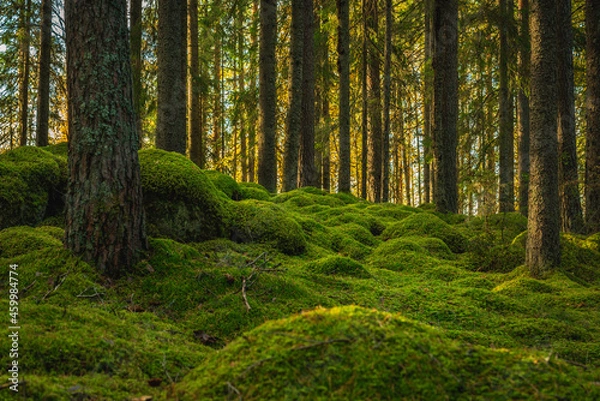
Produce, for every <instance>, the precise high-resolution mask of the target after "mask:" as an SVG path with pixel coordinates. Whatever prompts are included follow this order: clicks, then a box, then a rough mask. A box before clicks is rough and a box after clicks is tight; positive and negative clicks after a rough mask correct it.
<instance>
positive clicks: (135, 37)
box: [129, 0, 143, 148]
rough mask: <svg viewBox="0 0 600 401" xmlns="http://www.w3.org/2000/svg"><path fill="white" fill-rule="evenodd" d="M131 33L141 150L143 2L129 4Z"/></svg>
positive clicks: (134, 89) (134, 94)
mask: <svg viewBox="0 0 600 401" xmlns="http://www.w3.org/2000/svg"><path fill="white" fill-rule="evenodd" d="M129 24H130V27H129V32H130V33H131V38H130V41H129V42H130V44H131V70H132V75H133V107H134V109H135V121H136V129H137V133H138V138H139V139H140V148H141V147H142V143H143V135H142V105H143V103H142V0H131V1H130V4H129Z"/></svg>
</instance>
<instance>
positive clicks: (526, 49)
mask: <svg viewBox="0 0 600 401" xmlns="http://www.w3.org/2000/svg"><path fill="white" fill-rule="evenodd" d="M519 10H520V18H521V20H520V38H521V45H520V47H519V73H520V74H521V85H520V87H519V96H518V105H519V106H518V111H517V112H518V116H519V118H518V121H519V125H518V128H517V129H518V132H519V143H518V149H519V159H518V168H519V212H520V213H521V214H522V215H523V216H525V217H527V213H528V208H529V202H528V199H529V95H528V94H527V91H526V90H525V88H527V87H528V86H529V69H530V61H531V60H530V57H531V52H530V37H529V0H519Z"/></svg>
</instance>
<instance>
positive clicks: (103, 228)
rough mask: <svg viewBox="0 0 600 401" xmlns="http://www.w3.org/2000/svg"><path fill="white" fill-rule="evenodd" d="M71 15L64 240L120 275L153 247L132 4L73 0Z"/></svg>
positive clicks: (116, 0) (69, 3)
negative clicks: (133, 59) (130, 24)
mask: <svg viewBox="0 0 600 401" xmlns="http://www.w3.org/2000/svg"><path fill="white" fill-rule="evenodd" d="M65 15H66V33H67V77H68V79H67V83H68V93H69V132H70V138H69V186H68V193H67V199H66V209H67V211H66V216H67V217H66V229H65V240H66V241H65V243H66V247H67V248H68V249H70V250H71V251H73V252H74V253H76V254H78V255H81V256H82V257H83V258H84V259H85V260H87V261H88V262H90V263H93V264H95V265H96V266H97V268H98V269H99V270H100V271H101V272H103V273H105V274H107V275H110V276H118V275H120V274H122V273H124V272H126V271H128V270H130V269H131V268H132V267H133V265H134V264H135V262H136V260H137V257H138V254H139V252H140V251H143V250H145V249H147V241H146V234H145V224H144V209H143V205H142V189H141V183H140V168H139V162H138V154H137V150H138V137H137V130H136V123H135V111H134V105H133V90H132V78H131V64H130V48H129V42H128V35H129V34H128V31H127V19H126V15H127V4H126V2H125V0H67V1H66V3H65ZM90 38H95V40H90ZM89 55H92V57H89Z"/></svg>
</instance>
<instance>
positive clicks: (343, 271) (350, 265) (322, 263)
mask: <svg viewBox="0 0 600 401" xmlns="http://www.w3.org/2000/svg"><path fill="white" fill-rule="evenodd" d="M304 269H305V270H307V271H309V272H312V273H317V274H325V275H334V276H335V275H339V276H349V277H356V278H370V277H371V274H370V273H369V272H368V271H367V270H366V269H365V268H364V267H363V265H361V264H360V263H358V262H356V261H355V260H353V259H350V258H346V257H342V256H329V257H326V258H322V259H317V260H315V261H312V262H309V263H306V264H305V265H304Z"/></svg>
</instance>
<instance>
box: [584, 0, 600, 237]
mask: <svg viewBox="0 0 600 401" xmlns="http://www.w3.org/2000/svg"><path fill="white" fill-rule="evenodd" d="M585 26H586V29H585V31H586V37H587V45H586V54H587V67H586V77H587V99H586V121H587V131H586V159H585V163H586V169H585V189H586V191H585V205H586V226H587V229H588V231H589V232H592V233H594V232H599V231H600V80H599V79H598V77H600V4H598V2H597V1H595V0H586V3H585Z"/></svg>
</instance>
